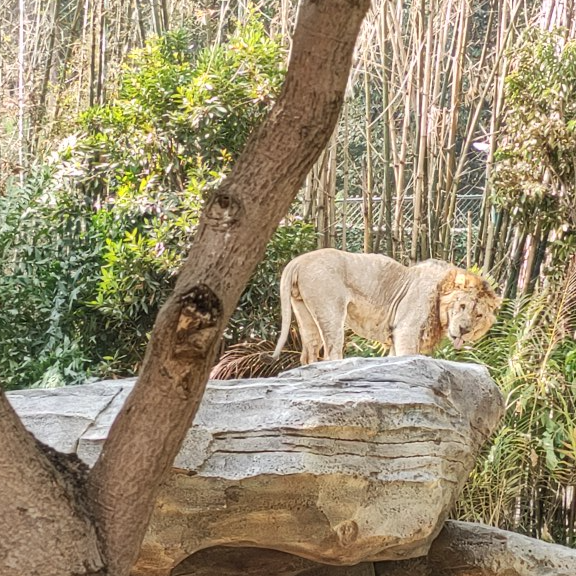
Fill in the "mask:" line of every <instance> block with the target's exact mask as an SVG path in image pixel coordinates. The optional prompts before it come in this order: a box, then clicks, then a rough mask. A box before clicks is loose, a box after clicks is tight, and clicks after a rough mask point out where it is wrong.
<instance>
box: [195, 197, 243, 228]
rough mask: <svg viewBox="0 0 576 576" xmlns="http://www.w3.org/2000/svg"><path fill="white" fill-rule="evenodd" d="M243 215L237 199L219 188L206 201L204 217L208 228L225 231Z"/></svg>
mask: <svg viewBox="0 0 576 576" xmlns="http://www.w3.org/2000/svg"><path fill="white" fill-rule="evenodd" d="M243 213H244V208H243V206H242V203H241V202H240V200H239V199H238V197H237V196H236V195H234V194H232V193H230V192H229V191H227V190H226V189H224V188H220V189H219V190H217V191H216V192H214V194H213V195H212V197H211V198H210V200H208V204H207V205H206V211H205V213H204V216H205V218H206V222H207V224H208V226H210V227H211V228H214V229H216V230H224V231H225V230H228V229H229V228H231V227H232V226H233V225H234V224H236V223H237V222H238V221H239V220H240V218H241V216H242V214H243Z"/></svg>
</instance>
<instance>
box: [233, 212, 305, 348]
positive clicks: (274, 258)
mask: <svg viewBox="0 0 576 576" xmlns="http://www.w3.org/2000/svg"><path fill="white" fill-rule="evenodd" d="M315 248H316V232H315V230H314V227H313V226H312V225H311V224H306V223H304V222H301V221H298V220H296V221H294V222H292V223H289V224H286V223H285V224H283V225H280V226H279V228H278V229H277V230H276V232H275V234H274V236H273V237H272V240H270V242H269V243H268V246H267V248H266V255H265V257H264V259H263V260H262V262H261V263H260V264H259V265H258V267H257V268H256V271H255V272H254V275H253V276H252V279H251V280H250V282H249V284H248V286H247V287H246V289H245V290H244V293H243V294H242V296H241V298H240V302H239V303H238V307H237V309H236V312H235V314H234V315H233V317H232V319H231V320H230V323H229V324H228V329H227V330H226V334H225V338H226V339H227V340H228V341H229V342H238V341H240V340H250V339H255V338H256V339H264V340H273V339H275V338H276V335H277V331H278V328H279V326H280V323H281V318H280V294H279V283H280V276H281V274H282V270H284V268H285V266H286V264H288V262H290V260H292V259H293V258H295V257H296V256H298V255H299V254H303V253H304V252H309V251H310V250H314V249H315Z"/></svg>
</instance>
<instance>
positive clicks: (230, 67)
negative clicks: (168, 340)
mask: <svg viewBox="0 0 576 576" xmlns="http://www.w3.org/2000/svg"><path fill="white" fill-rule="evenodd" d="M283 58H284V54H283V52H282V50H281V48H280V45H279V43H277V42H276V41H275V40H273V39H270V38H269V37H268V35H267V34H266V32H265V30H264V27H263V25H262V24H261V23H260V22H258V21H257V20H256V19H254V18H253V19H252V20H250V21H249V22H248V23H246V24H245V25H243V26H242V27H241V28H239V29H238V30H237V31H236V32H235V33H233V35H232V36H231V38H230V39H229V41H228V43H226V44H223V45H220V46H216V47H213V48H211V49H206V50H197V49H196V48H195V47H194V46H193V44H192V43H191V39H190V35H189V34H188V33H187V32H186V31H177V32H171V33H169V34H167V35H166V36H164V37H162V38H159V39H156V40H152V41H151V42H150V43H149V44H148V45H147V46H146V48H144V49H142V50H138V51H136V52H134V53H133V54H132V55H131V58H130V60H131V61H130V64H129V65H128V66H127V67H126V68H125V70H124V73H123V78H122V82H121V87H120V90H119V93H118V95H117V97H116V98H115V99H114V100H113V101H112V102H110V103H109V104H107V105H104V106H98V107H94V108H91V109H89V110H87V111H86V112H85V113H84V114H83V115H82V116H81V118H80V119H79V121H78V125H77V132H76V134H74V135H72V136H70V137H68V138H66V139H65V140H64V141H63V142H62V143H61V145H60V147H59V149H58V151H56V152H54V153H53V154H52V155H51V157H50V158H49V160H48V161H47V163H46V164H45V165H42V166H40V167H38V168H37V170H36V171H35V172H34V173H33V174H31V175H30V176H29V178H28V181H27V183H26V186H25V188H24V189H20V188H19V187H17V186H12V187H11V189H10V190H9V192H8V193H7V195H6V196H5V197H3V198H0V254H2V266H3V272H4V273H3V275H2V279H1V283H2V288H3V290H2V296H0V298H1V300H0V342H1V344H0V354H1V357H0V374H2V385H3V386H5V387H17V386H29V385H46V384H47V381H48V380H50V382H51V383H52V384H54V385H58V384H63V383H72V382H77V381H81V380H83V379H84V378H85V377H86V376H87V375H89V374H91V373H94V374H98V375H103V374H104V375H124V374H132V373H134V372H135V371H136V370H137V369H138V366H139V364H140V362H141V359H142V356H143V352H144V349H145V346H146V343H147V335H148V333H149V331H150V329H151V327H152V324H153V321H154V319H155V316H156V313H157V311H158V309H159V307H160V305H161V304H162V302H163V301H164V299H165V298H166V296H167V294H168V292H169V291H170V290H171V288H172V284H173V280H174V276H175V273H176V271H177V269H178V267H179V264H180V262H181V260H182V258H183V257H184V255H185V254H186V252H187V250H188V247H189V245H190V242H191V240H192V237H193V235H194V232H195V227H196V224H197V221H198V216H199V212H200V209H201V207H202V203H203V200H204V196H205V194H206V190H207V189H209V188H210V187H212V186H213V185H215V184H217V183H218V182H219V181H221V180H222V178H224V177H225V175H226V174H227V173H228V172H229V171H230V169H231V165H232V163H233V161H234V160H235V158H236V156H237V155H238V153H239V152H240V150H241V149H242V148H243V146H244V143H245V141H246V139H247V137H248V135H249V133H250V132H251V130H252V129H254V127H255V126H257V124H258V123H259V122H260V121H261V120H262V118H263V117H264V116H265V115H266V113H267V111H268V109H269V107H270V104H271V102H272V100H273V98H274V96H275V94H276V93H277V92H278V90H279V88H280V84H281V81H282V76H283V74H282V72H281V68H282V62H283ZM240 328H241V327H239V328H238V329H240Z"/></svg>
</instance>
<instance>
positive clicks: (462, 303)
mask: <svg viewBox="0 0 576 576" xmlns="http://www.w3.org/2000/svg"><path fill="white" fill-rule="evenodd" d="M499 305H500V298H498V296H496V294H495V293H494V291H493V290H492V288H490V286H489V285H488V283H487V282H485V281H484V280H482V279H481V278H479V277H478V276H475V275H474V274H469V273H462V272H459V273H458V275H456V276H455V279H454V283H453V284H452V286H451V289H449V290H447V291H445V292H444V293H443V294H442V295H441V296H440V317H441V319H442V324H443V327H444V330H445V332H446V335H447V336H448V338H450V340H451V341H452V344H453V345H454V348H456V349H460V348H461V347H462V346H463V345H464V343H465V342H473V341H475V340H478V339H479V338H480V337H481V336H484V334H486V332H488V330H490V328H491V327H492V324H494V322H495V321H496V315H495V312H496V310H497V308H498V306H499Z"/></svg>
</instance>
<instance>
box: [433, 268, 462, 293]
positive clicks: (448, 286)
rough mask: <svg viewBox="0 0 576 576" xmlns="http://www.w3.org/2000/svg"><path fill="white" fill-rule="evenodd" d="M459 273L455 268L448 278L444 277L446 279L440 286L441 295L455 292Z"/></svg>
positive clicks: (447, 275)
mask: <svg viewBox="0 0 576 576" xmlns="http://www.w3.org/2000/svg"><path fill="white" fill-rule="evenodd" d="M458 272H459V271H458V270H456V269H455V268H454V269H452V270H450V272H448V274H446V276H444V279H443V280H442V282H441V283H440V284H439V286H438V288H439V292H440V294H442V295H445V294H450V293H451V292H454V289H455V287H456V276H457V275H458Z"/></svg>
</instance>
